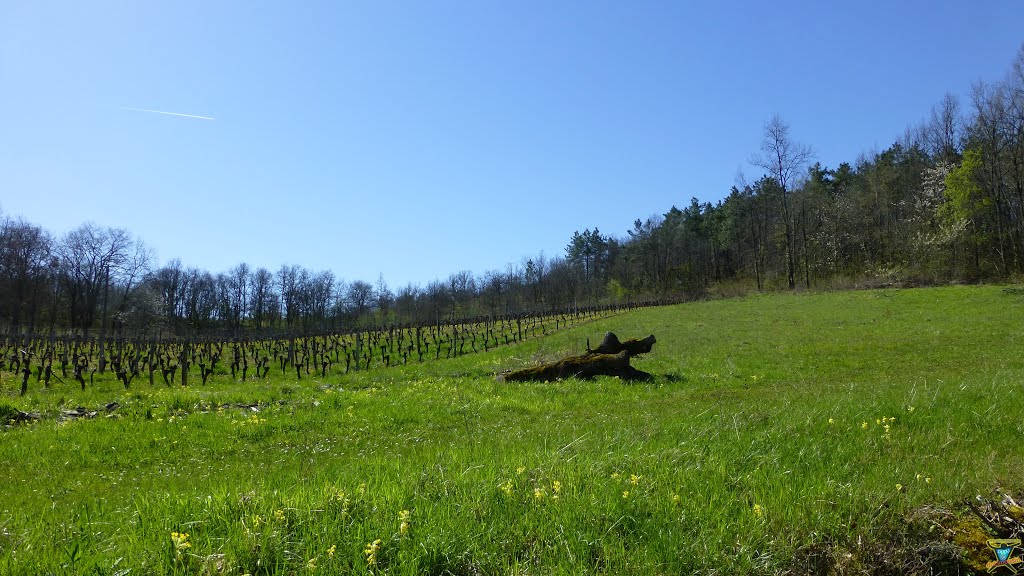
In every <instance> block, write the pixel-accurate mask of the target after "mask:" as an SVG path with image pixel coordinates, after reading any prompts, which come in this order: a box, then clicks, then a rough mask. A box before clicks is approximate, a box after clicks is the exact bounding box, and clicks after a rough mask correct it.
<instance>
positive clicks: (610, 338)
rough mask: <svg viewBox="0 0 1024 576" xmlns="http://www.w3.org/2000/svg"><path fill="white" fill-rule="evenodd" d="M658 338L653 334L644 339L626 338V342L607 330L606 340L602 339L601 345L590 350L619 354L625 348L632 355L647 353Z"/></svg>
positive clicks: (596, 352)
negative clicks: (620, 340)
mask: <svg viewBox="0 0 1024 576" xmlns="http://www.w3.org/2000/svg"><path fill="white" fill-rule="evenodd" d="M657 341H658V340H657V339H656V338H655V337H654V334H651V335H650V336H648V337H647V338H644V339H643V340H636V339H633V340H626V341H625V342H619V338H618V336H616V335H615V334H614V333H612V332H606V333H605V335H604V340H602V341H601V345H600V346H598V347H597V348H595V349H594V350H588V352H590V353H595V354H618V353H619V352H622V351H623V350H625V351H627V352H629V355H630V356H636V355H638V354H646V353H648V352H650V351H651V348H652V347H653V346H654V344H655V342H657Z"/></svg>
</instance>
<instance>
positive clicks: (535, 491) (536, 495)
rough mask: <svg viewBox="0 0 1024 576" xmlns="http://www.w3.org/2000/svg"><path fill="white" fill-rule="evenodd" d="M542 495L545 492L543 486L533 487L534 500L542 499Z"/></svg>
mask: <svg viewBox="0 0 1024 576" xmlns="http://www.w3.org/2000/svg"><path fill="white" fill-rule="evenodd" d="M544 495H545V492H544V489H543V488H534V489H533V497H534V499H535V500H543V499H544Z"/></svg>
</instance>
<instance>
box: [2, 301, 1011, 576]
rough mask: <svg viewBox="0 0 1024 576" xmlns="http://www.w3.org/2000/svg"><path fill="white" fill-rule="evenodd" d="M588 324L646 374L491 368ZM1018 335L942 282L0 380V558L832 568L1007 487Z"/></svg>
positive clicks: (176, 563)
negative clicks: (541, 374)
mask: <svg viewBox="0 0 1024 576" xmlns="http://www.w3.org/2000/svg"><path fill="white" fill-rule="evenodd" d="M608 330H611V331H614V332H616V333H617V334H618V335H619V336H620V337H624V338H625V337H643V336H646V335H647V334H654V335H655V336H656V337H657V338H658V343H657V344H656V345H655V347H654V350H653V352H652V353H651V354H649V355H647V356H645V357H641V358H638V359H634V362H633V363H634V365H635V366H637V367H638V368H640V369H641V370H645V371H647V372H651V373H653V374H654V375H655V380H654V381H653V382H651V383H645V384H627V383H624V382H622V381H620V380H618V379H614V378H598V379H596V380H593V381H578V380H573V379H570V380H564V381H558V382H552V383H547V384H510V383H505V382H503V381H501V380H500V379H498V378H496V377H495V376H496V374H498V373H500V372H502V371H504V370H508V369H514V368H521V367H525V366H528V365H531V364H533V363H535V362H538V361H543V360H550V359H554V358H557V357H560V356H562V355H565V354H569V353H576V352H580V351H582V349H583V348H584V347H585V344H586V341H587V339H588V338H589V339H590V341H591V342H597V341H599V340H600V338H601V336H602V335H603V334H604V332H605V331H608ZM1022 349H1024V295H1022V293H1021V291H1019V290H1017V289H1014V288H1007V287H949V288H932V289H915V290H900V291H896V290H876V291H861V292H844V293H833V294H787V295H765V296H753V297H747V298H741V299H732V300H722V301H711V302H700V303H691V304H683V305H678V306H672V307H663V308H652V309H645V310H641V311H636V312H631V313H628V314H621V315H618V316H614V317H611V318H607V319H603V320H598V321H594V322H590V323H585V324H582V325H580V326H577V327H574V328H571V329H569V330H564V331H560V332H558V333H556V334H554V335H551V336H549V337H546V338H539V339H537V340H533V341H528V342H525V343H522V344H519V345H513V346H503V347H500V348H498V349H495V350H492V351H490V352H488V353H480V354H473V355H469V356H465V357H461V358H457V359H453V360H443V359H442V360H439V361H428V362H424V363H423V364H417V363H410V364H409V365H408V366H402V367H394V368H387V369H384V368H381V369H376V370H370V371H368V372H360V373H350V374H348V375H341V374H338V375H328V377H326V378H317V377H306V378H303V379H302V380H296V379H295V378H294V374H288V375H281V373H280V371H277V374H276V376H274V375H273V372H272V377H271V378H269V379H267V380H250V381H246V382H239V381H237V380H232V378H231V375H230V374H229V373H226V369H225V370H222V371H221V373H218V374H215V375H214V376H212V377H211V378H210V380H209V382H208V383H207V384H206V385H200V384H198V383H196V384H194V385H192V386H190V387H188V388H181V387H180V386H175V387H166V386H164V385H163V384H162V383H161V384H159V385H158V386H156V387H151V386H150V385H149V384H148V383H147V382H139V381H138V380H137V381H136V382H135V383H134V384H133V385H132V388H131V389H130V390H125V389H124V387H123V386H122V385H121V383H120V382H118V381H116V380H115V379H114V377H113V376H112V375H109V376H107V377H104V378H99V377H98V378H97V381H96V384H95V385H94V386H91V387H89V388H88V389H87V390H86V391H84V392H83V391H81V390H79V389H78V385H77V383H74V382H71V383H67V382H65V383H60V382H56V383H51V387H50V388H49V389H46V390H44V389H43V388H42V387H41V385H38V384H35V382H34V379H33V381H32V385H31V386H30V389H29V393H28V394H27V395H26V396H24V397H21V396H19V395H18V392H19V389H20V378H17V377H16V376H15V375H14V374H12V373H10V372H3V374H2V376H0V378H2V379H0V415H3V414H7V415H10V414H12V413H13V411H14V410H20V411H25V412H38V413H39V414H40V415H41V416H42V418H41V419H40V420H38V421H35V422H29V423H19V424H15V425H8V426H6V427H5V428H0V459H2V461H3V462H4V464H3V465H2V466H0V573H4V574H18V575H20V574H26V575H28V574H32V575H35V574H111V575H113V574H117V575H122V576H123V575H127V574H129V573H130V574H236V575H242V574H252V575H256V574H348V573H358V574H367V573H369V574H410V575H411V574H583V573H606V574H659V573H663V574H690V573H706V574H772V573H784V572H787V571H797V568H796V567H798V566H800V565H801V564H800V563H801V562H802V561H803V560H802V559H806V557H807V555H808V551H814V550H829V551H831V552H830V553H829V554H830V556H829V557H831V558H840V559H842V558H845V559H846V560H844V562H846V564H845V566H846V569H848V570H850V571H851V572H852V571H854V570H857V569H859V568H858V567H860V566H861V565H862V564H863V565H864V566H868V565H869V564H870V563H871V562H872V561H877V558H875V559H872V558H870V557H868V556H869V554H868V552H867V551H869V550H871V549H872V548H871V547H870V546H868V545H866V544H865V542H888V541H892V540H893V539H894V538H902V537H904V536H906V534H907V531H908V530H910V529H911V528H910V527H912V526H913V525H914V524H915V522H917V521H918V519H920V518H922V517H923V516H922V514H925V512H922V511H928V510H949V511H951V513H952V514H954V515H955V514H956V513H957V511H958V510H960V509H961V508H962V507H961V506H960V505H961V503H962V502H963V501H964V500H965V499H969V498H973V497H974V496H975V495H983V496H986V497H988V496H991V495H992V494H993V493H996V492H997V491H1000V490H1007V491H1012V492H1014V493H1017V491H1019V490H1020V489H1021V487H1022V486H1024V482H1022V480H1024V469H1022V467H1021V466H1020V462H1021V458H1020V455H1021V442H1022V438H1024V405H1022V403H1021V402H1019V401H1018V400H1017V399H1018V398H1019V397H1020V392H1021V389H1022V386H1024V357H1022V355H1021V350H1022ZM111 402H117V403H118V405H119V406H118V407H116V408H115V409H113V410H110V411H107V410H106V409H104V406H105V405H107V404H109V403H111ZM78 406H82V407H85V408H87V409H88V410H96V411H97V412H98V414H97V415H96V416H95V417H94V418H62V417H61V412H62V410H70V409H72V408H75V407H78ZM935 538H936V541H937V542H938V541H941V540H942V535H941V534H936V536H935ZM949 550H950V551H951V552H950V553H951V554H953V555H954V556H955V555H956V554H957V553H958V551H957V550H958V549H957V548H956V545H955V543H950V544H949Z"/></svg>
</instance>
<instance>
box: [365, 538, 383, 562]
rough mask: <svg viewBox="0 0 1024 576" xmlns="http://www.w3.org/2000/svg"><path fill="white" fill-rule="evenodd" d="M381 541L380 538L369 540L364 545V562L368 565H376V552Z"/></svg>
mask: <svg viewBox="0 0 1024 576" xmlns="http://www.w3.org/2000/svg"><path fill="white" fill-rule="evenodd" d="M380 545H381V541H380V538H378V539H376V540H374V541H373V542H370V543H369V544H367V545H366V549H365V550H363V554H366V564H367V565H368V566H371V567H372V566H376V565H377V552H378V551H379V550H380Z"/></svg>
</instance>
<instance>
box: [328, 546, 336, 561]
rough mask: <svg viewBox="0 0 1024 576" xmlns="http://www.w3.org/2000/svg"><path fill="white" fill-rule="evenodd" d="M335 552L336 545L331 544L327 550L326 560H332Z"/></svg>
mask: <svg viewBox="0 0 1024 576" xmlns="http://www.w3.org/2000/svg"><path fill="white" fill-rule="evenodd" d="M337 550H338V546H337V545H336V544H331V547H330V548H328V549H327V557H328V558H334V553H335V552H336V551H337Z"/></svg>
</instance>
